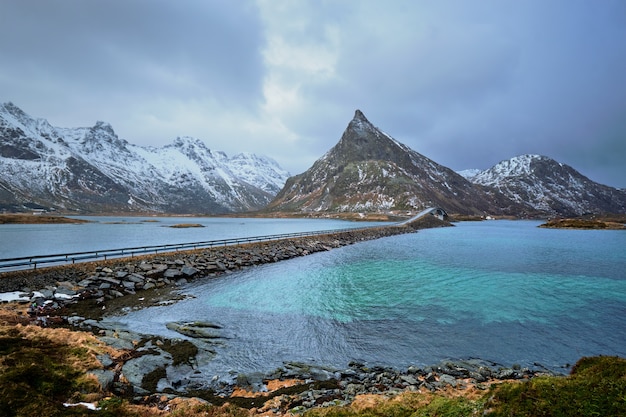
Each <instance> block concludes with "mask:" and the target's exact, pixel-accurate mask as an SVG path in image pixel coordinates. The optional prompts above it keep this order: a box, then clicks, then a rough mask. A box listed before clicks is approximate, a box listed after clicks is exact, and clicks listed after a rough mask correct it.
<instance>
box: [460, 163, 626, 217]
mask: <svg viewBox="0 0 626 417" xmlns="http://www.w3.org/2000/svg"><path fill="white" fill-rule="evenodd" d="M468 178H469V180H470V181H472V182H473V183H474V184H478V185H481V186H484V187H485V188H487V189H489V190H491V191H497V192H499V193H502V194H504V195H505V196H506V197H508V198H509V199H510V200H512V201H514V202H516V203H519V204H522V205H525V206H526V207H528V208H529V209H533V210H537V211H540V212H542V213H546V214H551V215H561V216H576V215H581V214H584V213H626V192H625V191H624V190H619V189H616V188H612V187H608V186H606V185H602V184H598V183H596V182H593V181H591V180H590V179H589V178H587V177H585V176H584V175H582V174H581V173H580V172H578V171H576V170H575V169H574V168H572V167H570V166H568V165H565V164H562V163H559V162H557V161H555V160H554V159H551V158H548V157H546V156H541V155H521V156H517V157H514V158H511V159H509V160H506V161H502V162H500V163H498V164H496V165H495V166H493V167H492V168H489V169H487V170H485V171H479V172H474V173H473V175H470V176H469V177H468Z"/></svg>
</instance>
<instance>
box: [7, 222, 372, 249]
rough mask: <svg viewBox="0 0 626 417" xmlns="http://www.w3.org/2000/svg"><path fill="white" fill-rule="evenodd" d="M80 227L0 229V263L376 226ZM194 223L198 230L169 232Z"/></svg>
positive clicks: (216, 224)
mask: <svg viewBox="0 0 626 417" xmlns="http://www.w3.org/2000/svg"><path fill="white" fill-rule="evenodd" d="M73 218H78V219H84V220H89V223H81V224H0V259H3V258H17V257H23V256H35V255H51V254H59V253H72V252H86V251H95V250H108V249H120V248H127V247H141V246H155V245H165V244H176V243H190V242H203V241H208V240H220V239H230V238H240V237H252V236H266V235H272V234H281V233H296V232H311V231H317V230H334V229H341V228H350V227H361V226H368V225H374V224H379V223H372V222H363V223H361V222H348V221H341V220H326V219H232V218H215V217H100V216H98V217H93V216H92V217H79V216H77V217H73ZM181 223H198V224H201V225H203V226H204V227H202V228H183V229H177V228H172V227H168V226H172V225H176V224H181Z"/></svg>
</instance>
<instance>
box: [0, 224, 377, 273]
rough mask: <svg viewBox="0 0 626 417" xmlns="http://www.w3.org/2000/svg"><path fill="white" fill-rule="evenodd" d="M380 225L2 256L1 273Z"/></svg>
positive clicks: (324, 233) (330, 232) (339, 231)
mask: <svg viewBox="0 0 626 417" xmlns="http://www.w3.org/2000/svg"><path fill="white" fill-rule="evenodd" d="M374 227H381V226H380V225H377V226H367V227H356V228H344V229H333V230H319V231H312V232H297V233H284V234H276V235H265V236H253V237H242V238H231V239H219V240H207V241H203V242H191V243H175V244H167V245H155V246H138V247H132V248H121V249H105V250H95V251H86V252H73V253H59V254H53V255H37V256H24V257H19V258H6V259H0V273H1V272H8V271H18V270H25V269H37V268H38V267H41V266H55V265H65V264H69V263H71V264H74V263H76V262H88V261H93V260H98V259H103V260H107V259H114V258H124V257H130V258H132V257H133V256H135V255H142V254H150V253H154V254H157V253H164V252H177V251H179V250H193V249H201V248H211V247H216V246H229V245H239V244H243V243H252V242H262V241H271V240H281V239H288V238H295V237H306V236H314V235H326V234H332V233H341V232H346V231H357V230H364V229H370V228H374Z"/></svg>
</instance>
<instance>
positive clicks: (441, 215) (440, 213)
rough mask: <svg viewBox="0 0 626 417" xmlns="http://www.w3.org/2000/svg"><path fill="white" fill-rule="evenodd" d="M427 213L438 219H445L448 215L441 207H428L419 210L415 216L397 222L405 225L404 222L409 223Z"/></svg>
mask: <svg viewBox="0 0 626 417" xmlns="http://www.w3.org/2000/svg"><path fill="white" fill-rule="evenodd" d="M427 214H431V215H433V216H435V217H437V218H438V219H439V220H445V219H446V218H447V217H448V213H447V212H446V211H445V210H444V209H442V208H441V207H428V208H427V209H424V210H422V211H420V212H419V213H417V214H416V215H415V216H413V217H411V218H410V219H407V220H404V221H402V222H400V223H397V224H398V225H399V226H402V225H405V224H409V223H412V222H414V221H415V220H418V219H421V218H422V217H424V216H426V215H427Z"/></svg>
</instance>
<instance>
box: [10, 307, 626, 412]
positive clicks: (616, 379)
mask: <svg viewBox="0 0 626 417" xmlns="http://www.w3.org/2000/svg"><path fill="white" fill-rule="evenodd" d="M5 317H6V316H5ZM155 343H156V342H155ZM161 344H162V347H163V348H164V349H165V350H167V351H169V352H170V353H172V356H173V357H175V362H176V363H189V362H190V361H192V358H193V357H194V356H195V353H196V349H195V347H194V346H193V345H191V344H190V343H188V342H186V341H166V342H161ZM100 349H103V347H102V345H100V344H98V343H97V342H96V341H95V338H93V336H92V335H89V334H86V333H82V332H71V331H68V330H66V329H51V328H49V329H42V328H39V327H37V326H23V325H21V324H18V323H17V322H16V321H15V320H14V321H12V322H9V321H8V320H7V319H2V320H0V417H4V416H7V417H9V416H11V417H12V416H27V415H28V416H44V417H48V416H61V415H62V416H68V415H69V416H72V415H97V416H114V415H115V416H117V415H124V416H144V417H149V416H156V415H164V414H163V412H162V409H163V406H164V405H166V404H167V405H168V407H169V408H170V410H172V411H171V413H170V415H172V416H183V415H184V416H200V415H203V416H229V417H242V416H251V415H255V413H257V412H260V411H261V410H263V409H265V410H266V411H267V410H269V409H270V408H272V407H275V406H273V405H272V406H264V403H265V402H266V401H270V402H271V401H274V403H275V404H281V405H280V406H279V407H280V409H281V412H282V413H284V414H283V415H289V414H290V412H289V410H291V413H294V414H300V415H303V416H304V417H378V416H380V417H428V416H433V417H434V416H437V417H446V416H449V417H453V416H454V417H456V416H483V415H485V416H493V417H500V416H521V417H526V416H528V417H530V416H553V417H559V416H626V359H623V358H619V357H608V356H599V357H585V358H582V359H580V360H579V361H578V363H577V364H576V365H575V366H574V367H573V369H572V373H571V375H569V376H546V377H537V378H533V379H530V380H527V381H522V382H520V381H512V382H502V383H493V384H492V385H491V387H489V388H487V389H485V388H483V389H484V390H481V389H479V388H477V387H470V388H468V390H467V391H460V390H453V389H449V390H442V391H437V392H434V393H432V392H428V391H426V392H405V393H402V394H400V395H397V396H395V397H394V398H391V399H389V398H386V397H385V396H383V395H370V396H362V397H357V399H355V401H353V402H352V404H350V405H348V406H335V407H328V408H316V409H311V410H305V409H304V408H303V407H302V406H301V405H300V404H302V399H301V397H300V394H301V392H302V391H303V390H308V389H334V388H336V387H337V385H336V384H337V381H334V380H331V381H325V382H318V383H314V384H304V385H294V386H290V387H286V388H281V389H279V390H276V391H272V392H270V393H266V394H264V395H259V396H258V397H254V398H253V397H250V398H248V397H234V398H225V397H217V396H214V395H211V394H210V393H208V392H206V393H200V392H198V393H190V396H196V397H200V398H204V399H205V400H208V401H209V402H210V403H212V404H213V405H210V404H207V403H206V402H202V400H198V399H181V398H178V399H173V400H167V401H170V402H168V403H162V404H160V406H161V409H158V408H156V407H155V405H156V404H154V403H152V404H151V405H149V404H148V403H146V404H144V405H137V404H131V403H130V402H129V400H128V399H125V398H120V397H117V396H112V397H107V398H104V396H105V395H110V393H104V392H102V391H101V390H100V387H99V385H98V383H97V382H96V380H95V378H93V377H89V376H87V374H86V371H87V370H89V369H93V368H94V367H97V366H98V364H99V362H97V360H95V354H97V353H98V352H100ZM164 375H165V369H163V368H159V369H157V370H155V371H154V372H153V373H151V374H149V375H146V377H145V378H144V384H143V385H144V387H145V388H147V389H149V390H154V389H155V388H156V385H157V383H158V381H159V380H160V379H161V378H162V377H164ZM242 382H245V381H243V380H242ZM277 399H280V401H277ZM80 401H86V402H97V401H99V403H98V407H99V409H98V410H97V411H90V410H87V409H85V408H83V407H80V406H77V407H65V406H64V405H63V403H66V402H69V403H76V402H80ZM159 401H160V400H159ZM268 404H269V403H268ZM290 404H291V405H290ZM255 409H256V410H258V411H255Z"/></svg>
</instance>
